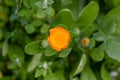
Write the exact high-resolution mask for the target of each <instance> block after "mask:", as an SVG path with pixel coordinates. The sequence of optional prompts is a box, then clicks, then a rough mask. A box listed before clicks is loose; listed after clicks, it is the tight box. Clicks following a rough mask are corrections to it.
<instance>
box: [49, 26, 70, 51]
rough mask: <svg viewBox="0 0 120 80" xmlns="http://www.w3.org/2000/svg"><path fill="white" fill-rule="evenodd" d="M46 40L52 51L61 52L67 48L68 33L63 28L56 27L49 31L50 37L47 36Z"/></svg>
mask: <svg viewBox="0 0 120 80" xmlns="http://www.w3.org/2000/svg"><path fill="white" fill-rule="evenodd" d="M47 40H48V42H49V44H50V46H51V47H52V48H53V49H55V50H57V51H61V50H62V49H65V48H67V47H68V45H69V41H70V33H69V32H68V31H67V30H65V29H64V28H62V27H60V26H57V27H55V28H52V29H50V35H49V36H48V38H47Z"/></svg>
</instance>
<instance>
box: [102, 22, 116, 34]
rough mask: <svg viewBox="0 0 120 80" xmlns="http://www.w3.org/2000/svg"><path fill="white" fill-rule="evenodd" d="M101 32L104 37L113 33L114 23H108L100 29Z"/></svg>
mask: <svg viewBox="0 0 120 80" xmlns="http://www.w3.org/2000/svg"><path fill="white" fill-rule="evenodd" d="M101 29H102V31H103V32H104V34H105V35H110V34H112V33H114V32H115V30H116V23H115V22H113V21H112V22H108V23H106V24H105V25H103V26H102V27H101Z"/></svg>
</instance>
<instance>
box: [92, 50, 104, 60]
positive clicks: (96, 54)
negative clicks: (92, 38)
mask: <svg viewBox="0 0 120 80" xmlns="http://www.w3.org/2000/svg"><path fill="white" fill-rule="evenodd" d="M90 55H91V57H92V59H93V60H94V61H102V60H103V58H104V52H103V51H102V50H100V49H98V48H93V49H92V51H91V53H90Z"/></svg>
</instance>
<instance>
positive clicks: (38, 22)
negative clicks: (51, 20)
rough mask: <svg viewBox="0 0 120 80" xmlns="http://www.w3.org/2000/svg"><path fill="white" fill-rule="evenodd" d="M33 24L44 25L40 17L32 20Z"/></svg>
mask: <svg viewBox="0 0 120 80" xmlns="http://www.w3.org/2000/svg"><path fill="white" fill-rule="evenodd" d="M31 24H32V25H33V26H35V27H39V26H41V25H42V21H41V20H39V19H36V20H34V21H32V23H31Z"/></svg>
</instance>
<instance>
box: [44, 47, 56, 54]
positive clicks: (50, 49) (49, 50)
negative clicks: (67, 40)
mask: <svg viewBox="0 0 120 80" xmlns="http://www.w3.org/2000/svg"><path fill="white" fill-rule="evenodd" d="M56 53H57V51H56V50H54V49H52V48H51V47H50V46H49V47H47V48H46V49H45V56H53V55H55V54H56Z"/></svg>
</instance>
